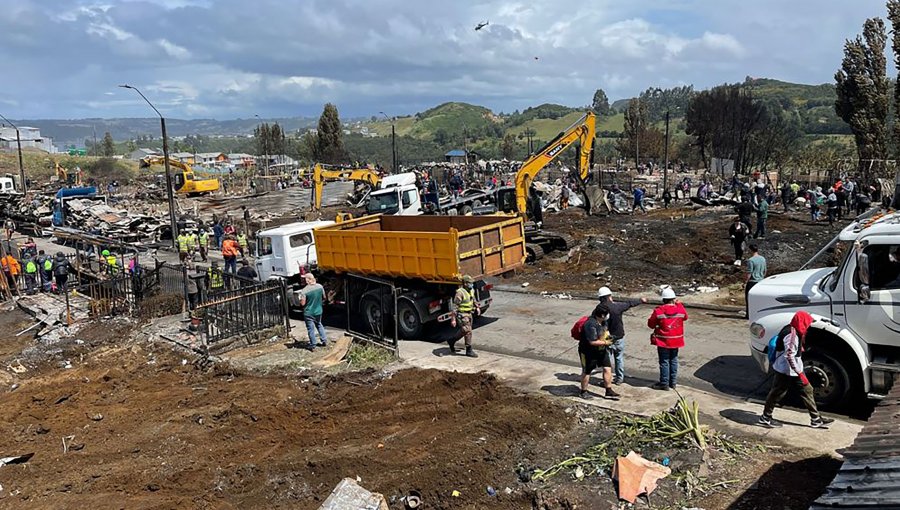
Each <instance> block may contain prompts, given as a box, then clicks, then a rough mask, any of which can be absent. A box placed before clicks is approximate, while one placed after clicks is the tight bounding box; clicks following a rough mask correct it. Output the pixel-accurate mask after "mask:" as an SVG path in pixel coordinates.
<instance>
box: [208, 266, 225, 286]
mask: <svg viewBox="0 0 900 510" xmlns="http://www.w3.org/2000/svg"><path fill="white" fill-rule="evenodd" d="M206 276H207V279H208V282H209V283H208V284H209V293H210V294H214V293H216V292H222V291H223V290H225V275H224V274H223V273H222V269H221V268H220V267H219V263H218V262H217V261H215V260H214V261H213V262H212V265H211V266H210V268H209V269H207V270H206Z"/></svg>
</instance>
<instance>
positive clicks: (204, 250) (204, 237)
mask: <svg viewBox="0 0 900 510" xmlns="http://www.w3.org/2000/svg"><path fill="white" fill-rule="evenodd" d="M197 242H198V243H200V258H201V259H203V262H206V258H207V256H208V254H209V231H208V230H206V229H205V228H204V229H203V230H201V231H200V237H199V238H198V239H197Z"/></svg>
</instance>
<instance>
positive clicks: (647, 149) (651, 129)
mask: <svg viewBox="0 0 900 510" xmlns="http://www.w3.org/2000/svg"><path fill="white" fill-rule="evenodd" d="M665 144H666V136H665V134H664V133H663V132H662V130H660V129H659V128H658V127H656V126H654V125H653V124H652V123H651V122H650V116H649V109H648V103H647V102H646V101H644V100H642V99H632V100H631V101H629V102H628V107H627V108H625V131H624V133H623V135H622V137H621V138H619V141H618V148H619V152H621V153H622V154H630V155H635V157H636V158H637V157H640V158H641V160H647V159H651V158H652V159H657V160H658V159H660V158H662V156H663V154H664V152H665V151H664V147H665Z"/></svg>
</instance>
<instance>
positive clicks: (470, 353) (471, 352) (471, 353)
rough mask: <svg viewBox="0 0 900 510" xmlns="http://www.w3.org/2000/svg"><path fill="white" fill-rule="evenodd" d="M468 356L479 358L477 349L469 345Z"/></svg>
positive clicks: (467, 348)
mask: <svg viewBox="0 0 900 510" xmlns="http://www.w3.org/2000/svg"><path fill="white" fill-rule="evenodd" d="M466 356H468V357H470V358H477V357H478V355H477V354H475V351H474V350H473V349H472V347H471V346H467V347H466Z"/></svg>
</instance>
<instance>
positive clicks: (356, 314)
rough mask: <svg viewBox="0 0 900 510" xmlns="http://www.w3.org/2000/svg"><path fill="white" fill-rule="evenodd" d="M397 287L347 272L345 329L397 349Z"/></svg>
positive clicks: (356, 335)
mask: <svg viewBox="0 0 900 510" xmlns="http://www.w3.org/2000/svg"><path fill="white" fill-rule="evenodd" d="M399 294H400V290H399V289H397V287H396V286H395V285H394V283H393V282H391V281H389V280H383V279H381V278H373V277H368V276H359V275H347V278H346V279H345V280H344V301H345V303H346V308H347V332H348V333H349V334H350V335H351V336H353V337H355V338H359V339H362V340H366V341H369V342H372V343H375V344H378V345H381V346H383V347H388V348H391V349H393V350H394V351H396V350H397V340H398V338H399V334H398V324H397V321H398V320H403V319H402V318H400V317H397V313H396V311H397V309H398V307H397V298H398V296H399Z"/></svg>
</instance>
